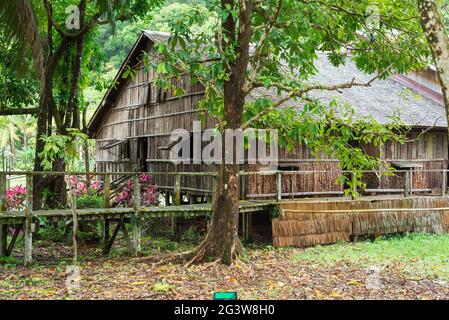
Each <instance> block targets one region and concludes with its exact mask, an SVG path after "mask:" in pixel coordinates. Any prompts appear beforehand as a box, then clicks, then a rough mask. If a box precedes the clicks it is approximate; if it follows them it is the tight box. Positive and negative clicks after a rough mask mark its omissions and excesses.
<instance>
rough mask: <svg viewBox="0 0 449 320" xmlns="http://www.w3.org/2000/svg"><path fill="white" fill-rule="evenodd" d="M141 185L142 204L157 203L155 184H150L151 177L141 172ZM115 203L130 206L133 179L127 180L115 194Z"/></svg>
mask: <svg viewBox="0 0 449 320" xmlns="http://www.w3.org/2000/svg"><path fill="white" fill-rule="evenodd" d="M139 180H140V186H141V190H140V191H141V198H142V203H141V205H142V206H150V205H155V204H157V203H158V193H157V186H156V185H153V184H152V177H151V176H150V175H148V174H141V175H140V177H139ZM115 203H116V204H117V205H125V206H131V205H133V203H134V180H128V181H127V182H126V184H125V187H124V188H123V190H122V191H121V192H119V193H118V194H117V195H116V196H115Z"/></svg>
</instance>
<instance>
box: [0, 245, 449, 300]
mask: <svg viewBox="0 0 449 320" xmlns="http://www.w3.org/2000/svg"><path fill="white" fill-rule="evenodd" d="M99 250H100V249H99V248H98V247H95V248H94V247H90V248H89V247H84V248H81V255H83V256H84V257H85V258H83V259H82V260H83V261H81V262H80V263H79V268H80V269H79V275H78V274H77V273H76V269H75V270H73V269H71V267H70V266H69V265H70V261H69V259H68V257H70V247H68V246H63V245H61V244H51V245H47V246H45V247H39V248H37V249H36V250H35V257H36V260H37V262H36V263H35V264H34V265H33V266H31V267H28V268H26V267H23V266H21V265H20V264H15V263H3V265H0V299H211V298H212V295H213V293H214V292H215V291H237V293H238V295H239V298H240V299H449V282H448V281H446V280H442V279H439V278H431V277H430V278H429V277H425V278H424V277H417V276H414V275H410V274H408V273H407V272H405V271H404V265H403V263H400V262H398V263H391V264H388V265H387V266H383V267H382V268H380V269H379V270H378V272H377V273H376V274H374V275H373V274H372V272H373V271H372V270H371V269H369V268H370V266H363V265H360V264H359V263H349V262H337V263H335V264H333V265H322V264H319V263H316V262H313V261H304V260H301V259H297V257H298V255H301V254H302V252H304V249H273V248H270V247H267V248H262V249H261V248H254V249H249V250H248V252H247V256H246V257H244V260H245V261H244V263H243V262H242V263H238V264H234V265H233V266H230V267H226V266H222V265H218V264H205V265H199V266H191V267H189V268H185V267H184V266H183V265H179V264H175V265H173V264H167V265H160V266H153V265H151V264H148V263H143V262H142V261H141V260H139V259H138V258H133V257H132V256H129V255H127V256H118V257H112V258H111V257H109V258H104V257H101V255H100V254H99V252H100V251H99ZM68 266H69V267H68ZM371 267H372V266H371ZM367 268H368V269H369V270H368V269H367ZM374 268H375V267H374ZM72 280H73V281H72Z"/></svg>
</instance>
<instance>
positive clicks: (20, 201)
mask: <svg viewBox="0 0 449 320" xmlns="http://www.w3.org/2000/svg"><path fill="white" fill-rule="evenodd" d="M26 195H27V189H26V188H25V187H22V186H21V185H18V186H14V187H12V188H9V189H7V190H6V204H7V206H8V209H9V210H20V209H23V207H24V202H25V199H26Z"/></svg>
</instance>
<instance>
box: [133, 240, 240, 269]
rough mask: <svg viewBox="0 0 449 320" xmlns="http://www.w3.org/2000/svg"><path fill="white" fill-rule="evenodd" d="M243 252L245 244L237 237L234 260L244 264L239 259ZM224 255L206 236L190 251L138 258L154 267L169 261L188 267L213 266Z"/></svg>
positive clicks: (232, 251)
mask: <svg viewBox="0 0 449 320" xmlns="http://www.w3.org/2000/svg"><path fill="white" fill-rule="evenodd" d="M243 252H244V248H243V245H242V243H241V241H240V239H238V238H237V239H236V240H235V241H234V244H233V246H232V249H231V257H232V262H236V263H239V264H244V262H243V261H241V260H240V259H239V256H241V255H242V254H243ZM222 256H223V252H222V251H218V252H217V251H216V250H214V248H213V247H212V246H211V247H209V242H208V241H207V238H206V239H204V240H203V241H202V242H201V243H200V244H199V245H198V246H197V247H196V248H195V249H193V250H190V251H186V252H177V253H169V254H163V255H157V256H151V257H143V258H137V260H138V261H139V262H143V263H149V264H152V266H153V267H157V266H160V265H163V264H168V263H183V264H184V267H185V268H188V267H190V266H192V265H193V264H201V263H206V264H205V265H207V266H211V265H216V264H218V263H223V260H222ZM210 258H214V260H213V261H210Z"/></svg>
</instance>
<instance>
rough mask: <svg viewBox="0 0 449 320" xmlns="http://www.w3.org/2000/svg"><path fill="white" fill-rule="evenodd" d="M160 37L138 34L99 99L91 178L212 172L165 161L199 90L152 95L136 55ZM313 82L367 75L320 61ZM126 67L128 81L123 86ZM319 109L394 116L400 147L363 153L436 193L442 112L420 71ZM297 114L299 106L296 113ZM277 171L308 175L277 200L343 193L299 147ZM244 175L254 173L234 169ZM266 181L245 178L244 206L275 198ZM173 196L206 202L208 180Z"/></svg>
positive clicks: (290, 179)
mask: <svg viewBox="0 0 449 320" xmlns="http://www.w3.org/2000/svg"><path fill="white" fill-rule="evenodd" d="M167 38H168V34H166V33H161V32H152V31H143V32H142V33H141V34H140V36H139V38H138V40H137V42H136V43H135V45H134V47H133V48H132V49H131V51H130V52H129V54H128V56H127V58H126V59H125V61H124V62H123V64H122V66H121V68H120V70H119V71H118V74H117V75H116V77H115V83H114V85H113V86H111V87H110V89H109V90H108V91H107V93H106V94H105V96H104V98H103V100H102V101H101V103H100V105H99V106H98V108H97V110H96V111H95V114H94V115H93V117H92V119H91V121H90V123H89V127H88V129H89V133H90V136H91V137H92V138H94V139H95V140H96V170H97V171H99V172H108V171H110V172H116V171H117V172H120V171H122V172H130V171H153V172H173V171H178V172H210V171H215V167H214V166H213V165H207V164H179V165H175V164H173V163H172V162H171V160H170V159H169V151H170V134H171V132H172V131H173V130H175V129H179V128H182V129H186V130H188V131H192V130H193V128H192V124H193V122H194V121H195V120H200V110H199V109H198V103H199V102H200V101H201V99H202V98H203V95H204V88H203V87H202V85H201V84H192V83H191V81H190V79H189V77H188V76H187V75H185V76H182V77H181V78H180V79H177V80H176V81H177V84H176V85H177V86H180V87H182V88H183V89H184V92H185V94H184V96H182V97H176V96H174V95H173V93H172V92H166V91H164V90H162V89H161V88H158V87H157V85H156V83H155V82H154V79H155V70H153V69H152V68H151V67H147V68H145V67H144V65H143V62H142V52H144V51H145V52H150V51H151V50H152V48H153V46H154V45H155V44H156V43H158V42H161V41H166V40H167ZM316 64H317V69H318V70H319V72H318V74H317V75H315V76H314V77H313V81H319V82H321V83H341V82H345V81H350V80H351V79H353V78H354V77H355V78H356V79H357V80H359V81H367V80H369V79H370V76H369V75H365V74H363V73H361V72H360V71H358V70H357V68H356V67H355V65H354V64H353V63H352V62H350V61H348V62H347V63H346V64H345V65H344V66H340V67H338V68H337V67H334V66H332V65H331V64H330V63H329V62H328V60H327V57H326V55H325V54H319V56H318V59H317V61H316ZM129 67H131V68H133V69H134V70H135V71H136V73H135V76H134V77H132V78H131V77H128V78H126V79H125V78H124V77H123V75H124V73H125V72H126V70H127V69H128V68H129ZM316 95H317V96H319V97H320V98H321V99H322V100H323V101H324V102H326V101H330V100H331V99H334V98H336V99H338V100H340V101H342V102H346V103H349V104H350V105H351V106H352V107H353V108H354V110H355V112H356V114H359V115H372V116H373V117H374V118H375V119H376V120H377V121H379V122H381V123H382V122H384V121H387V119H388V118H389V117H390V116H391V115H392V113H393V111H394V110H395V109H397V110H399V115H400V118H401V120H402V121H403V122H404V123H405V124H407V125H409V126H410V127H411V130H410V132H409V133H408V135H409V137H410V138H416V139H410V140H411V141H410V142H408V143H405V144H399V143H397V142H392V141H387V142H386V143H385V144H384V145H383V146H381V147H374V146H368V147H367V150H368V152H369V153H370V154H372V155H374V156H380V157H381V158H382V159H384V160H386V161H387V162H388V163H389V164H391V165H392V166H394V167H396V168H399V169H408V170H415V171H416V174H415V175H413V180H412V181H411V183H412V188H413V189H414V190H415V192H420V193H427V194H432V193H435V192H439V191H441V188H442V186H443V185H445V184H444V181H443V180H445V179H444V178H443V176H442V174H441V172H437V171H434V172H432V171H429V170H441V169H447V167H448V141H447V122H446V115H445V109H444V106H443V101H442V96H441V93H440V88H439V86H438V81H437V77H436V72H435V70H433V69H428V70H426V71H425V72H421V73H411V74H408V75H394V76H391V77H390V78H388V79H386V80H376V81H374V82H373V83H372V85H371V86H370V87H353V88H349V89H343V90H341V91H338V92H337V91H332V92H317V93H316ZM298 107H299V105H298ZM204 121H205V122H204V123H203V128H211V127H213V126H214V124H215V123H214V120H213V119H212V118H209V117H207V116H206V119H205V120H204ZM278 155H279V162H278V167H279V169H280V170H286V171H297V170H304V171H314V172H315V173H312V174H309V175H298V176H296V177H294V176H289V175H285V176H282V181H281V182H282V194H285V195H288V196H318V195H320V196H322V195H327V196H331V195H339V194H342V191H343V187H342V186H341V185H337V184H335V180H336V178H337V177H338V176H339V175H340V174H341V168H340V166H339V162H338V160H336V159H329V158H324V157H323V158H315V157H313V156H312V155H311V154H310V152H309V150H308V149H307V148H306V146H304V145H297V146H296V147H295V148H294V150H292V151H287V150H286V149H280V150H279V152H278ZM242 168H243V169H245V170H256V169H260V168H254V167H251V166H250V165H242ZM155 179H156V181H155V183H156V184H157V185H158V186H159V188H160V189H161V190H165V191H166V192H170V190H172V188H173V185H174V181H173V179H174V178H173V176H157V177H155ZM275 179H276V178H275V177H274V176H270V175H266V176H257V177H256V176H254V177H248V179H247V180H246V181H245V183H242V193H243V194H244V196H245V197H246V198H257V199H259V198H264V197H270V196H272V195H274V194H275V192H276V191H275V185H276V181H275ZM403 180H404V177H403V176H402V175H400V174H397V175H395V176H391V177H384V176H382V177H379V176H377V175H367V176H366V182H367V189H368V190H369V192H370V193H372V194H385V193H399V192H403V184H404V182H403ZM181 190H182V192H183V193H184V194H185V195H187V196H194V197H207V196H209V195H210V194H211V192H212V190H213V179H212V178H211V177H207V176H191V177H188V176H183V177H182V181H181Z"/></svg>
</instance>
